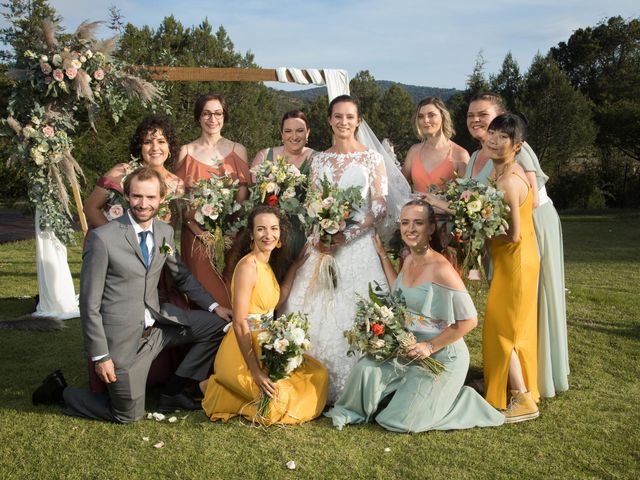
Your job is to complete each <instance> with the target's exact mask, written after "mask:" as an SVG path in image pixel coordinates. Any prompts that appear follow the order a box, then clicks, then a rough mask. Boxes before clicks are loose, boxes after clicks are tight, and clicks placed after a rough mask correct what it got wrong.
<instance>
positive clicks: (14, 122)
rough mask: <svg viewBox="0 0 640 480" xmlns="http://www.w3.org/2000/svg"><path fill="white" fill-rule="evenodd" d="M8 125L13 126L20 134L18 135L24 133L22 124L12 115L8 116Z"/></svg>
mask: <svg viewBox="0 0 640 480" xmlns="http://www.w3.org/2000/svg"><path fill="white" fill-rule="evenodd" d="M7 125H9V126H10V127H11V129H12V130H13V131H14V132H16V133H17V134H18V136H20V135H22V125H20V122H19V121H17V120H16V119H15V118H13V117H12V116H9V117H7Z"/></svg>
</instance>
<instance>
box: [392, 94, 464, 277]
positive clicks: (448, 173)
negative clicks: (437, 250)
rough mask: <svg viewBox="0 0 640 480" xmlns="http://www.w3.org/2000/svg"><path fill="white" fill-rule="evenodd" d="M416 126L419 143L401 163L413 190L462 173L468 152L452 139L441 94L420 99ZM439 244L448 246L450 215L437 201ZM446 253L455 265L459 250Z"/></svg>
mask: <svg viewBox="0 0 640 480" xmlns="http://www.w3.org/2000/svg"><path fill="white" fill-rule="evenodd" d="M414 128H415V132H416V134H417V135H418V138H419V139H420V140H422V142H420V143H416V144H415V145H413V146H412V147H411V148H410V149H409V152H407V156H406V158H405V161H404V165H403V166H402V173H403V174H404V176H405V177H406V179H407V181H409V182H411V183H412V184H413V191H414V192H420V193H424V194H429V193H430V192H432V191H433V190H436V189H439V188H441V187H442V186H443V185H444V182H445V181H447V180H452V179H454V178H456V177H463V176H464V172H465V170H466V168H467V162H468V161H469V153H468V152H467V151H466V150H465V149H464V148H462V147H461V146H460V145H458V144H456V143H454V142H452V141H451V137H452V136H453V135H454V133H455V132H454V130H453V122H452V121H451V115H450V114H449V111H448V110H447V107H446V106H445V104H444V102H443V101H442V100H441V99H440V98H438V97H427V98H425V99H423V100H421V101H420V102H419V103H418V106H417V107H416V113H415V115H414ZM434 210H435V212H436V220H437V222H438V229H437V232H438V236H439V237H440V244H441V245H442V246H443V247H445V248H446V247H447V246H448V245H449V243H450V241H451V235H450V234H449V232H448V231H447V220H448V218H449V217H448V215H447V212H446V211H444V210H441V209H439V208H438V207H437V206H436V205H434ZM443 254H444V255H445V256H446V257H447V258H448V259H449V260H450V261H451V262H452V263H453V264H454V265H455V264H456V263H455V259H456V254H455V253H454V252H452V251H449V249H447V250H445V251H444V252H443Z"/></svg>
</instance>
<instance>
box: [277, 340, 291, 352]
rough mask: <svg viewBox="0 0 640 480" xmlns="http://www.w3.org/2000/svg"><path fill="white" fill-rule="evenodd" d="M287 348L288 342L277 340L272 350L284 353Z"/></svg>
mask: <svg viewBox="0 0 640 480" xmlns="http://www.w3.org/2000/svg"><path fill="white" fill-rule="evenodd" d="M288 346H289V340H287V339H286V338H279V339H278V340H276V341H275V342H274V343H273V348H274V349H275V351H276V352H278V353H284V352H285V351H286V350H287V347H288Z"/></svg>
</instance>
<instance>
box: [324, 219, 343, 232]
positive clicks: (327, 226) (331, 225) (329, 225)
mask: <svg viewBox="0 0 640 480" xmlns="http://www.w3.org/2000/svg"><path fill="white" fill-rule="evenodd" d="M320 226H321V227H322V229H323V230H324V231H325V232H327V233H328V234H330V235H333V234H335V233H338V232H339V231H340V225H339V224H338V223H337V222H334V221H333V220H331V219H329V218H323V219H322V220H320Z"/></svg>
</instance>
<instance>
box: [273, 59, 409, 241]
mask: <svg viewBox="0 0 640 480" xmlns="http://www.w3.org/2000/svg"><path fill="white" fill-rule="evenodd" d="M287 72H289V74H290V75H291V77H292V78H293V79H294V83H297V84H300V85H309V84H311V83H313V84H314V85H326V86H327V95H328V97H329V102H331V100H333V99H334V98H336V97H338V96H340V95H349V74H348V73H347V71H346V70H336V69H328V68H325V69H323V70H322V72H323V73H324V78H325V80H323V79H322V75H321V74H320V70H317V69H312V68H308V69H306V72H307V73H308V75H309V77H311V79H312V82H309V80H307V78H306V77H305V75H304V74H303V72H302V70H301V69H298V68H289V67H280V68H277V69H276V75H277V76H278V81H280V82H282V83H291V82H290V81H289V80H288V79H287ZM358 141H359V142H360V143H362V144H363V145H365V146H367V147H369V148H370V149H372V150H374V151H376V152H378V153H379V154H380V155H382V158H383V159H384V164H385V168H386V170H387V177H388V185H389V193H388V196H387V211H386V214H385V216H384V218H382V219H381V220H380V221H379V222H378V223H377V224H376V229H377V231H378V232H379V233H380V234H381V235H382V237H383V238H384V239H388V238H390V236H391V235H392V234H393V232H394V230H395V229H396V228H397V221H398V218H399V217H400V209H401V208H402V206H403V205H404V204H405V203H406V202H407V201H408V200H410V199H411V187H410V186H409V183H408V182H407V180H406V178H404V175H402V171H401V170H400V165H398V161H397V160H396V157H395V155H393V154H392V153H391V152H390V151H389V150H388V149H386V148H384V147H383V146H382V144H381V143H380V141H379V140H378V138H377V137H376V135H375V133H373V130H371V128H370V127H369V125H367V122H366V121H364V120H363V121H362V123H361V124H360V127H359V128H358Z"/></svg>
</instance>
